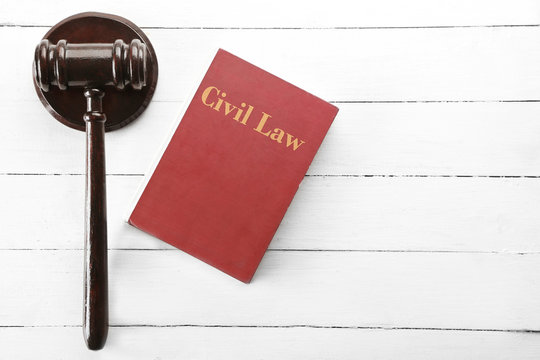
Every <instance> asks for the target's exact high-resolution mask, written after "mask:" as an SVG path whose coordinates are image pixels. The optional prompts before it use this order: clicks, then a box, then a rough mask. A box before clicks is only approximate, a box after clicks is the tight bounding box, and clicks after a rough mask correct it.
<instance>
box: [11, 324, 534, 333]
mask: <svg viewBox="0 0 540 360" xmlns="http://www.w3.org/2000/svg"><path fill="white" fill-rule="evenodd" d="M80 327H81V325H69V324H68V325H0V328H1V329H10V328H80ZM109 327H111V328H233V329H234V328H241V329H245V328H250V329H297V328H307V329H338V330H385V331H462V332H504V333H540V330H538V329H497V328H459V327H455V328H453V327H413V326H340V325H302V324H294V325H222V324H210V325H201V324H166V325H155V324H111V325H109Z"/></svg>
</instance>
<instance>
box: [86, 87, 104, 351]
mask: <svg viewBox="0 0 540 360" xmlns="http://www.w3.org/2000/svg"><path fill="white" fill-rule="evenodd" d="M103 95H104V93H103V91H101V90H99V89H85V90H84V96H85V97H86V102H87V112H86V113H85V114H84V116H83V118H84V121H85V122H86V200H85V235H84V237H85V239H84V310H83V314H84V315H83V316H84V317H83V333H84V340H85V341H86V345H87V347H88V348H89V349H91V350H99V349H101V348H103V346H105V341H106V340H107V333H108V327H109V306H108V297H109V296H108V278H107V277H108V276H107V206H106V191H105V121H106V116H105V114H104V113H103V112H102V105H101V98H102V97H103Z"/></svg>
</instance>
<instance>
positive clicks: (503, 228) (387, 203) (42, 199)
mask: <svg viewBox="0 0 540 360" xmlns="http://www.w3.org/2000/svg"><path fill="white" fill-rule="evenodd" d="M141 181H142V177H140V176H109V177H108V178H107V182H108V184H107V185H108V220H109V221H108V224H109V246H110V247H111V248H113V249H172V247H170V246H169V245H167V244H165V243H163V242H161V241H159V240H157V239H155V238H153V237H151V236H149V235H147V234H145V233H143V232H141V231H139V230H137V229H135V228H133V227H131V226H129V225H127V224H126V223H125V222H124V218H125V216H126V215H127V211H128V208H129V204H130V202H131V200H132V198H133V196H134V194H135V192H136V189H137V186H138V185H139V184H140V183H141ZM0 198H1V199H2V202H3V204H4V206H5V205H7V204H9V208H8V207H5V208H4V209H5V210H3V215H2V219H3V226H2V233H1V234H0V249H81V248H82V244H83V242H82V239H83V200H84V176H28V175H17V176H0ZM539 207H540V183H539V181H538V179H529V178H521V179H508V178H500V179H494V178H440V177H430V178H416V177H393V178H380V177H374V178H363V177H307V178H305V179H304V181H303V182H302V184H301V186H300V189H299V191H298V193H297V195H296V197H295V199H294V200H293V203H292V205H291V207H290V208H289V210H288V211H287V214H286V215H285V217H284V219H283V222H282V224H281V226H280V227H279V229H278V231H277V233H276V235H275V237H274V240H273V241H272V243H271V245H270V248H271V249H305V250H324V249H326V250H376V251H379V250H382V251H385V250H391V251H469V252H471V251H472V252H510V253H520V252H539V251H540V244H539V243H538V242H537V241H534V239H535V234H538V233H540V225H539V223H538V221H537V214H538V213H539V211H540V209H539Z"/></svg>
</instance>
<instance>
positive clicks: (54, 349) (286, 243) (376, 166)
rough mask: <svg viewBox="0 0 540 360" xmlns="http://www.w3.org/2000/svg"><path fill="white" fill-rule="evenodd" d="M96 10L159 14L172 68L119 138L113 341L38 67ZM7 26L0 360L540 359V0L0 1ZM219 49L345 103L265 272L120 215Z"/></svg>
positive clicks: (112, 238)
mask: <svg viewBox="0 0 540 360" xmlns="http://www.w3.org/2000/svg"><path fill="white" fill-rule="evenodd" d="M45 5H49V6H50V8H46V6H45ZM87 10H95V11H103V12H109V13H116V14H118V15H122V16H124V17H126V18H128V19H130V20H132V21H133V22H135V23H136V24H138V25H140V26H142V27H143V29H144V30H145V32H146V33H147V35H148V36H149V37H150V39H151V41H152V42H153V44H154V46H155V48H156V52H157V54H158V59H159V66H160V79H159V83H158V89H157V92H156V94H155V97H154V100H153V102H152V104H151V106H150V107H149V108H148V110H147V111H146V112H145V113H144V115H143V116H142V117H141V118H140V119H138V120H137V121H136V122H134V123H133V124H131V125H129V126H128V127H126V128H125V129H122V130H119V131H116V132H113V133H110V134H108V135H107V139H106V141H107V144H106V147H107V168H108V174H109V175H108V177H107V182H108V212H109V246H110V251H109V271H110V292H111V293H110V301H111V304H110V311H111V319H110V321H111V329H110V332H109V339H108V342H107V345H106V347H105V349H104V350H102V351H100V352H97V353H94V352H90V351H88V350H86V348H85V346H84V343H83V339H82V330H81V322H82V319H81V311H82V309H81V304H82V270H83V264H82V260H83V258H82V243H83V199H84V186H83V185H84V176H83V173H84V134H83V133H80V132H77V131H74V130H71V129H69V128H67V127H65V126H63V125H62V124H60V123H59V122H57V121H56V120H54V119H53V118H52V117H51V116H50V115H49V114H48V113H47V112H46V111H45V110H44V108H43V106H42V105H41V103H40V102H39V101H38V98H37V96H36V94H35V92H34V89H33V85H32V77H31V62H32V59H33V51H34V46H35V45H36V44H37V43H38V41H39V40H40V39H41V37H42V36H43V35H44V33H45V32H46V31H47V29H48V27H49V26H51V25H54V24H55V23H56V22H58V21H59V20H61V19H63V18H64V17H67V16H69V15H72V14H74V13H78V12H82V11H87ZM0 40H1V42H2V49H3V53H4V54H3V55H2V61H1V64H2V71H1V74H2V75H1V76H2V80H3V81H2V85H1V86H0V111H1V114H2V115H1V121H2V130H1V131H0V219H1V222H0V224H1V227H0V248H1V250H0V358H1V359H36V358H39V359H490V360H491V359H539V358H540V334H539V332H540V221H539V219H540V3H539V2H538V1H534V0H523V1H519V0H511V1H510V0H509V1H493V0H489V1H488V0H484V1H471V0H456V1H430V0H408V1H400V0H385V1H375V0H370V1H350V2H340V1H331V2H326V1H325V2H314V1H305V2H293V1H283V2H280V1H263V2H249V1H246V2H238V1H217V0H206V1H189V2H173V1H171V2H160V1H151V2H149V3H145V2H143V1H107V0H94V1H92V7H91V8H88V7H86V6H84V5H82V4H78V3H76V2H74V1H70V0H57V1H55V2H52V1H42V2H31V1H24V0H18V1H7V0H1V2H0ZM216 47H222V48H224V49H226V50H228V51H230V52H232V53H234V54H236V55H238V56H240V57H243V58H244V59H246V60H248V61H250V62H253V63H254V64H256V65H258V66H260V67H262V68H264V69H266V70H268V71H270V72H272V73H274V74H276V75H278V76H280V77H282V78H284V79H285V80H288V81H290V82H292V83H293V84H295V85H298V86H300V87H302V88H304V89H306V90H308V91H310V92H313V93H314V94H316V95H318V96H320V97H322V98H324V99H326V100H329V101H332V102H333V103H335V104H336V105H337V106H338V107H339V108H340V109H341V110H340V113H339V115H338V118H337V119H336V121H335V122H334V125H333V126H332V128H331V130H330V132H329V134H328V136H327V138H326V140H325V141H324V143H323V146H322V147H321V149H320V151H319V153H318V154H317V156H316V158H315V160H314V162H313V164H312V166H311V168H310V170H309V172H308V176H306V178H305V180H304V181H303V183H302V186H301V188H300V190H299V192H298V194H297V196H296V197H295V199H294V202H293V204H292V206H291V207H290V209H289V211H288V212H287V214H286V216H285V219H284V221H283V223H282V225H281V227H280V228H279V231H278V233H277V234H276V236H275V238H274V240H273V242H272V244H271V245H270V250H269V251H268V252H267V254H266V255H265V257H264V259H263V262H262V264H261V266H260V268H259V270H258V272H257V274H256V275H255V278H254V281H253V283H252V284H250V285H244V284H242V283H240V282H238V281H237V280H234V279H232V278H230V277H228V276H227V275H224V274H222V273H221V272H219V271H217V270H215V269H213V268H211V267H210V266H208V265H206V264H204V263H202V262H200V261H198V260H196V259H194V258H192V257H190V256H188V255H186V254H184V253H182V252H181V251H178V250H176V249H173V248H172V247H170V246H168V245H166V244H164V243H162V242H160V241H159V240H156V239H154V238H152V237H150V236H148V235H145V234H143V233H142V232H140V231H138V230H136V229H134V228H131V227H130V226H128V225H127V224H125V223H124V222H123V217H124V215H125V212H126V210H127V208H128V206H129V202H130V200H131V197H132V196H133V194H134V192H135V190H136V187H137V186H138V184H139V182H140V181H141V179H142V175H143V174H144V172H145V171H146V169H147V167H148V165H149V163H150V162H151V159H152V157H153V156H154V154H155V153H156V151H157V149H158V147H159V145H160V144H161V142H162V140H163V139H164V137H165V135H166V134H167V133H168V131H169V129H170V125H171V124H172V123H173V121H174V117H175V116H176V114H177V112H178V111H179V109H180V107H181V105H182V102H184V101H186V100H187V99H186V96H187V93H188V92H189V90H190V89H191V88H192V86H193V85H194V84H193V82H194V81H195V78H196V76H197V74H198V73H200V70H201V69H200V67H201V59H202V58H205V57H206V56H207V55H208V51H211V50H212V49H214V48H216ZM177 84H178V85H177Z"/></svg>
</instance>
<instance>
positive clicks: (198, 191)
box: [128, 49, 338, 282]
mask: <svg viewBox="0 0 540 360" xmlns="http://www.w3.org/2000/svg"><path fill="white" fill-rule="evenodd" d="M337 112H338V109H337V108H336V107H335V106H333V105H331V104H329V103H327V102H325V101H323V100H321V99H319V98H317V97H315V96H313V95H311V94H309V93H307V92H306V91H303V90H301V89H299V88H298V87H296V86H294V85H291V84H289V83H287V82H285V81H283V80H281V79H280V78H278V77H276V76H274V75H272V74H270V73H268V72H266V71H264V70H262V69H260V68H258V67H256V66H254V65H252V64H250V63H248V62H246V61H244V60H242V59H240V58H238V57H236V56H234V55H232V54H230V53H228V52H226V51H224V50H221V49H220V50H218V52H217V54H216V55H215V57H214V59H213V61H212V63H211V65H210V67H209V69H208V71H207V72H206V74H205V76H204V78H203V80H202V82H201V83H200V85H199V86H198V88H197V90H196V92H195V95H194V96H193V98H192V99H191V100H190V102H189V105H188V106H187V108H186V110H185V112H184V113H183V115H181V116H180V118H181V121H180V123H179V125H178V126H177V127H176V129H175V131H174V133H173V134H172V136H171V138H170V141H169V142H168V144H167V145H166V148H165V150H164V151H163V154H162V156H161V158H160V159H159V161H158V162H157V163H156V165H155V167H154V169H153V171H152V172H151V173H149V174H147V179H146V185H145V186H144V187H143V190H142V191H141V192H140V193H139V196H138V198H137V200H136V203H135V206H134V208H133V211H132V212H131V215H130V216H129V220H128V222H129V223H130V224H131V225H133V226H135V227H137V228H139V229H141V230H143V231H145V232H147V233H149V234H151V235H154V236H156V237H157V238H159V239H161V240H163V241H165V242H167V243H169V244H171V245H173V246H175V247H177V248H179V249H181V250H183V251H185V252H187V253H189V254H191V255H193V256H195V257H197V258H199V259H200V260H202V261H205V262H206V263H208V264H210V265H212V266H214V267H216V268H218V269H219V270H221V271H223V272H225V273H227V274H229V275H231V276H233V277H235V278H237V279H238V280H241V281H243V282H250V281H251V279H252V277H253V275H254V273H255V270H256V269H257V266H258V265H259V263H260V261H261V259H262V257H263V255H264V253H265V251H266V249H267V247H268V245H269V243H270V241H271V240H272V237H273V236H274V233H275V232H276V230H277V228H278V226H279V224H280V222H281V220H282V218H283V216H284V215H285V212H286V210H287V208H288V206H289V204H290V203H291V201H292V199H293V197H294V194H295V193H296V190H297V189H298V186H299V184H300V182H301V181H302V179H303V177H304V175H305V174H306V172H307V170H308V167H309V165H310V163H311V161H312V160H313V157H314V156H315V154H316V152H317V150H318V148H319V146H320V145H321V142H322V141H323V139H324V136H325V135H326V133H327V131H328V129H329V127H330V125H331V124H332V121H333V119H334V117H335V116H336V114H337ZM313 196H317V195H316V194H313Z"/></svg>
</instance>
